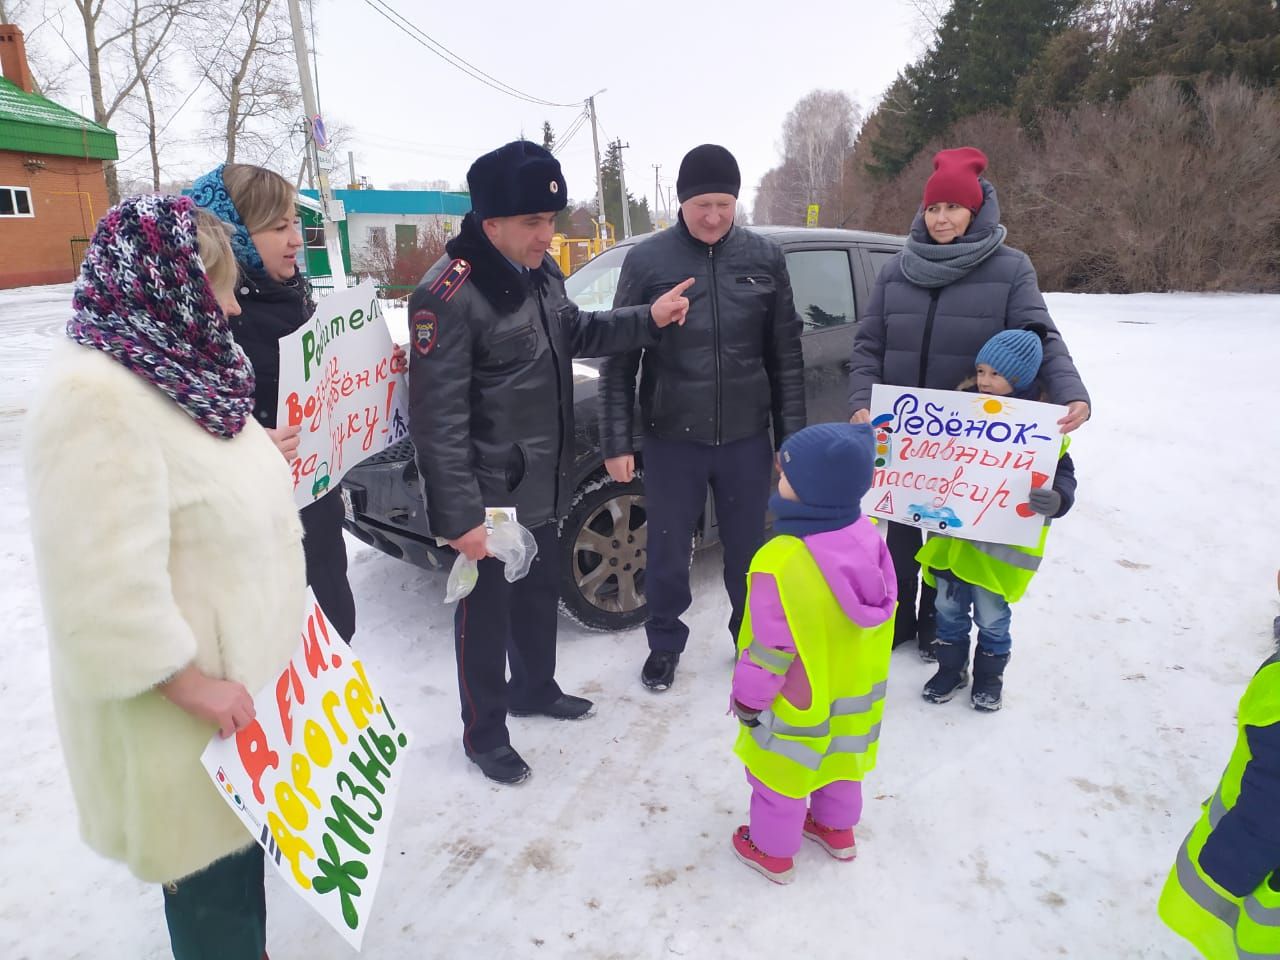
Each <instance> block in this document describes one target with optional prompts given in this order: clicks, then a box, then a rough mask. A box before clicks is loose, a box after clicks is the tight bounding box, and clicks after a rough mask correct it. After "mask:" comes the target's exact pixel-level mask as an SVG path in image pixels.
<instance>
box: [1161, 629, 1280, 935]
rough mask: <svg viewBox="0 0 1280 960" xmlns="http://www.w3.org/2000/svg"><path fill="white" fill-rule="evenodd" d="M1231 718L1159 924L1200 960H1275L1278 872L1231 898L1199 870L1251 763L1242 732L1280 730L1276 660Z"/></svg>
mask: <svg viewBox="0 0 1280 960" xmlns="http://www.w3.org/2000/svg"><path fill="white" fill-rule="evenodd" d="M1236 717H1237V718H1236V726H1237V735H1236V746H1235V749H1234V750H1233V751H1232V752H1231V760H1230V762H1229V763H1228V764H1227V769H1226V770H1225V771H1224V772H1223V774H1222V779H1221V780H1220V781H1219V782H1218V789H1217V790H1215V791H1214V793H1213V796H1212V797H1210V798H1209V799H1208V800H1206V801H1205V802H1204V803H1202V804H1201V805H1200V819H1198V820H1197V821H1196V823H1195V826H1194V827H1192V828H1191V832H1190V833H1189V834H1187V838H1186V839H1185V840H1183V841H1182V846H1181V847H1180V848H1179V850H1178V856H1177V859H1176V860H1175V861H1174V865H1173V869H1172V870H1170V871H1169V877H1168V879H1167V880H1166V881H1165V885H1164V891H1163V892H1162V893H1161V894H1160V917H1161V919H1163V920H1164V922H1165V923H1167V924H1168V925H1169V926H1170V927H1172V928H1173V929H1174V930H1175V931H1176V932H1177V933H1179V934H1181V935H1182V936H1184V937H1186V938H1187V939H1188V940H1190V941H1191V943H1192V944H1194V945H1195V948H1196V949H1197V950H1199V951H1200V953H1201V954H1203V955H1204V957H1205V960H1264V958H1269V960H1275V958H1277V957H1280V889H1277V887H1280V870H1277V871H1273V872H1272V874H1271V876H1270V877H1268V878H1267V879H1266V880H1263V881H1262V883H1260V884H1259V885H1258V888H1257V889H1256V890H1254V891H1253V892H1252V893H1250V894H1249V895H1248V896H1245V897H1236V896H1233V895H1232V894H1230V893H1228V892H1227V891H1226V890H1224V889H1223V888H1222V887H1220V886H1218V885H1217V884H1216V883H1214V882H1213V881H1212V880H1211V879H1209V876H1208V874H1206V873H1205V872H1204V871H1203V870H1201V869H1200V851H1202V850H1203V849H1204V845H1205V842H1206V841H1207V840H1208V839H1209V837H1210V836H1211V835H1212V833H1213V831H1214V830H1215V829H1216V828H1217V826H1218V824H1219V823H1221V822H1222V818H1223V817H1225V816H1226V815H1227V814H1228V813H1229V812H1230V811H1231V809H1232V808H1233V807H1234V806H1235V805H1236V800H1237V799H1239V797H1240V784H1241V782H1242V780H1243V779H1244V772H1245V767H1246V766H1248V764H1249V761H1250V760H1252V759H1253V754H1252V752H1251V751H1250V750H1249V742H1248V740H1247V739H1246V738H1245V734H1244V728H1245V727H1247V726H1248V727H1266V726H1270V725H1271V724H1273V723H1280V654H1275V655H1273V656H1272V657H1271V659H1270V660H1268V661H1267V662H1266V663H1264V664H1263V665H1262V667H1261V669H1259V670H1258V672H1257V673H1256V674H1254V676H1253V679H1252V680H1250V681H1249V686H1248V688H1247V689H1246V690H1245V692H1244V696H1243V697H1242V698H1241V699H1240V707H1239V709H1238V710H1237V714H1236ZM1278 866H1280V865H1278Z"/></svg>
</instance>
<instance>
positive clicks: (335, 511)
mask: <svg viewBox="0 0 1280 960" xmlns="http://www.w3.org/2000/svg"><path fill="white" fill-rule="evenodd" d="M300 517H301V519H302V554H303V557H304V559H305V560H306V563H307V583H308V584H310V585H311V590H312V592H313V593H315V595H316V600H317V601H318V602H319V604H320V609H321V610H323V611H324V615H325V616H326V617H328V618H329V622H330V623H332V624H333V625H334V627H336V628H337V630H338V635H339V636H341V637H342V639H343V640H345V641H347V643H350V642H351V639H352V637H354V636H355V633H356V600H355V597H353V596H352V595H351V584H350V583H349V582H348V581H347V543H346V541H345V540H343V538H342V495H341V494H340V493H338V491H337V490H331V491H330V492H329V493H326V494H325V495H324V496H323V497H321V498H320V499H319V500H317V501H315V502H314V503H310V504H307V506H305V507H303V508H302V512H301V514H300Z"/></svg>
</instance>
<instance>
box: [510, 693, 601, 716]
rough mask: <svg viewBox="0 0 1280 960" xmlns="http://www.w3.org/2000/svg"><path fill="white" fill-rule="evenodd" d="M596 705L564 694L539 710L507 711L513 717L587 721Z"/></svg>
mask: <svg viewBox="0 0 1280 960" xmlns="http://www.w3.org/2000/svg"><path fill="white" fill-rule="evenodd" d="M595 709H596V705H595V704H594V703H592V702H591V701H590V700H587V699H586V698H584V697H571V696H569V694H567V693H562V694H560V696H558V697H556V698H555V699H554V700H552V701H551V702H550V703H548V704H547V705H546V706H545V707H540V708H538V709H537V710H510V709H509V710H507V714H508V715H509V716H512V717H550V718H551V719H552V720H585V719H586V718H587V717H589V716H591V715H592V714H593V713H595Z"/></svg>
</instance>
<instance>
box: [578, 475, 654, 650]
mask: <svg viewBox="0 0 1280 960" xmlns="http://www.w3.org/2000/svg"><path fill="white" fill-rule="evenodd" d="M648 539H649V538H648V525H647V517H646V515H645V510H644V482H643V474H642V472H641V471H636V475H635V479H633V480H632V481H631V482H630V483H617V482H616V481H614V480H613V479H611V478H610V477H608V476H604V477H596V478H593V479H591V480H589V481H587V482H586V483H585V484H583V486H582V487H581V488H579V490H578V492H577V493H576V494H574V497H573V501H572V503H571V504H570V505H569V513H568V515H567V516H566V517H565V519H564V522H563V523H562V524H561V525H560V558H559V559H560V610H561V612H562V613H564V614H565V615H566V616H568V617H569V618H570V619H571V620H574V621H575V622H577V623H579V624H581V625H582V626H584V627H588V628H590V629H592V630H605V631H616V630H629V629H631V628H632V627H636V626H639V625H640V624H642V623H644V621H645V620H646V619H648V616H649V605H648V602H647V600H646V598H645V593H644V573H645V566H646V564H647V562H648Z"/></svg>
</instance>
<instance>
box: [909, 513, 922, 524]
mask: <svg viewBox="0 0 1280 960" xmlns="http://www.w3.org/2000/svg"><path fill="white" fill-rule="evenodd" d="M911 519H912V520H914V521H915V522H916V523H919V522H920V514H918V513H913V514H912V515H911Z"/></svg>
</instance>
